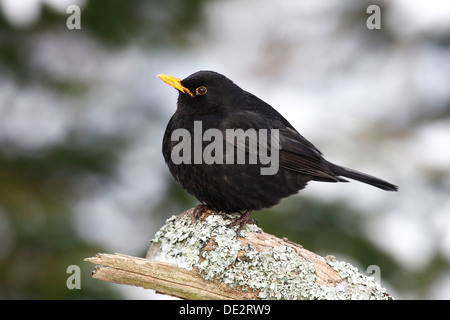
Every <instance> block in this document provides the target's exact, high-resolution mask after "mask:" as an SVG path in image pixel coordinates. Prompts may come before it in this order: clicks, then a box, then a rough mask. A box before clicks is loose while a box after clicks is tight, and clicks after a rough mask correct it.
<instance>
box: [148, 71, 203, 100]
mask: <svg viewBox="0 0 450 320" xmlns="http://www.w3.org/2000/svg"><path fill="white" fill-rule="evenodd" d="M157 77H158V78H160V79H161V80H162V81H164V82H165V83H167V84H168V85H169V86H172V87H174V88H175V89H178V90H180V91H181V92H183V93H185V94H188V95H190V96H191V97H193V96H194V95H193V94H192V93H191V91H189V89H188V88H186V87H184V86H183V85H182V84H181V80H180V79H178V78H175V77H172V76H168V75H165V74H158V76H157Z"/></svg>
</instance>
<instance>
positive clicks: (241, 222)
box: [227, 210, 257, 237]
mask: <svg viewBox="0 0 450 320" xmlns="http://www.w3.org/2000/svg"><path fill="white" fill-rule="evenodd" d="M251 213H252V210H247V211H245V212H244V213H243V214H242V215H241V216H240V217H238V218H236V219H234V220H233V221H232V222H231V223H230V224H228V225H227V227H228V228H232V227H235V226H237V225H238V226H239V227H238V228H237V230H236V237H239V233H240V232H241V230H242V229H243V228H244V226H245V225H246V224H247V223H255V222H256V223H257V221H256V220H254V219H250V214H251Z"/></svg>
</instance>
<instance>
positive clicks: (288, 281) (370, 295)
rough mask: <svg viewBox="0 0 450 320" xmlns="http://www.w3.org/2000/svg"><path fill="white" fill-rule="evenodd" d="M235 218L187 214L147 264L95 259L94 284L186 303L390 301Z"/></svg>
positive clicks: (342, 269) (339, 268) (160, 237)
mask: <svg viewBox="0 0 450 320" xmlns="http://www.w3.org/2000/svg"><path fill="white" fill-rule="evenodd" d="M229 219H230V217H228V216H227V215H223V214H217V213H216V214H214V213H213V212H211V211H208V210H207V211H202V212H201V214H198V212H197V213H196V212H195V210H194V209H190V210H188V211H186V212H184V213H182V214H181V215H179V216H178V217H175V216H174V217H172V218H170V219H168V220H167V221H166V224H165V225H164V226H162V227H161V229H160V230H159V231H158V232H157V234H156V235H155V239H153V240H152V245H151V246H150V248H149V250H148V253H147V257H146V259H144V258H137V257H130V256H126V255H122V254H114V255H111V254H98V255H97V256H96V257H92V258H87V259H85V260H86V261H89V262H92V263H95V264H97V265H98V266H96V268H95V271H94V272H93V274H92V276H93V278H95V279H99V280H104V281H111V282H115V283H120V284H129V285H135V286H140V287H143V288H147V289H153V290H156V291H157V292H160V293H164V294H168V295H172V296H175V297H180V298H183V299H240V300H242V299H391V296H390V295H389V294H388V293H386V290H385V289H383V288H381V287H380V285H379V284H378V283H376V282H375V281H374V279H373V278H372V277H366V276H365V275H363V274H361V273H359V272H358V270H357V269H356V268H354V267H353V266H351V265H350V264H348V263H346V262H339V261H336V260H335V259H334V257H330V256H328V257H326V258H323V257H321V256H318V255H316V254H315V253H313V252H311V251H308V250H306V249H304V248H303V247H302V246H300V245H298V244H296V243H293V242H291V241H289V240H287V239H279V238H277V237H275V236H273V235H270V234H267V233H265V232H263V231H262V230H261V229H260V228H258V227H257V226H255V225H251V224H247V225H246V226H245V228H244V229H243V230H242V231H241V234H240V237H236V234H235V230H234V229H230V228H228V227H227V224H229V223H230V221H229Z"/></svg>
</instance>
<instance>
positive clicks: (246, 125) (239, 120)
mask: <svg viewBox="0 0 450 320" xmlns="http://www.w3.org/2000/svg"><path fill="white" fill-rule="evenodd" d="M272 111H275V110H274V109H272ZM223 120H224V121H225V123H224V124H225V125H224V127H226V128H240V129H243V130H244V131H245V130H248V129H256V131H257V132H258V131H259V130H260V129H268V131H267V134H268V135H270V134H271V131H270V129H278V133H279V134H278V141H272V140H271V138H270V137H268V138H267V141H266V145H267V148H268V149H269V150H278V151H279V165H280V167H282V168H285V169H288V170H291V171H295V172H298V173H300V174H304V175H309V176H312V177H313V179H314V180H322V181H334V182H336V181H346V180H344V179H342V178H339V177H337V176H336V174H334V173H333V171H332V170H331V169H330V168H329V167H328V165H327V162H326V161H325V160H324V159H323V157H322V153H321V152H320V151H319V150H318V149H317V148H316V147H315V146H314V145H313V144H312V143H311V142H309V141H308V140H307V139H305V138H304V137H303V136H302V135H301V134H300V133H298V132H297V131H296V130H295V129H294V128H293V127H292V126H291V124H289V122H288V121H287V120H286V119H284V118H283V117H282V116H281V115H280V114H278V113H277V112H276V111H275V113H272V114H269V115H267V114H262V113H261V112H260V111H258V110H241V111H238V112H234V113H233V116H232V117H231V118H228V117H225V118H224V119H223ZM227 122H228V123H227ZM231 124H232V125H231ZM224 137H225V140H226V143H231V144H233V145H234V146H235V147H236V148H237V149H238V150H242V151H245V152H246V153H254V152H255V150H259V149H255V146H254V145H252V143H254V142H252V141H250V140H251V139H234V138H233V139H230V137H229V136H227V135H226V134H225V135H224ZM258 138H260V136H258ZM258 142H259V143H261V141H258Z"/></svg>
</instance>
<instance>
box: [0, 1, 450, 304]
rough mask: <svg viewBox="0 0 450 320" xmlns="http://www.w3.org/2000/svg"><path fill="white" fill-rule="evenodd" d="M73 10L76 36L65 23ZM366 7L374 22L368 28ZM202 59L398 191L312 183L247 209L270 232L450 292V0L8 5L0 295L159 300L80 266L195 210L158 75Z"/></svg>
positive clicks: (0, 25) (1, 114)
mask: <svg viewBox="0 0 450 320" xmlns="http://www.w3.org/2000/svg"><path fill="white" fill-rule="evenodd" d="M72 4H75V5H77V6H79V7H80V9H81V25H80V27H81V29H73V30H71V29H68V27H67V24H66V22H67V20H68V19H69V18H70V17H71V15H72V12H69V13H67V8H68V6H70V5H72ZM371 4H376V5H378V6H379V7H380V8H381V29H375V30H369V29H368V28H367V26H366V22H367V19H368V18H369V16H370V14H367V13H366V10H367V7H368V6H369V5H371ZM202 69H209V70H215V71H218V72H220V73H223V74H225V75H226V76H228V77H229V78H231V79H232V80H233V81H234V82H235V83H237V84H238V85H239V86H241V87H242V88H243V89H245V90H248V91H250V92H252V93H254V94H256V95H257V96H259V97H260V98H262V99H263V100H265V101H266V102H268V103H269V104H271V105H272V106H274V107H275V108H276V109H277V110H278V111H279V112H281V113H282V114H283V115H284V116H285V117H286V118H287V119H288V120H289V121H290V122H291V123H292V125H293V126H294V127H296V128H297V129H298V130H299V132H300V133H302V134H303V135H304V136H305V137H306V138H307V139H309V140H310V141H312V142H313V143H314V144H315V145H316V146H317V147H318V148H319V149H320V150H321V151H322V152H323V153H324V155H325V156H326V158H327V159H329V160H330V161H333V162H336V163H339V164H341V165H344V166H348V167H351V168H354V169H357V170H361V171H364V172H367V173H370V174H373V175H376V176H379V177H380V178H383V179H386V180H388V181H390V182H392V183H394V184H398V185H399V186H400V191H399V192H398V193H392V192H383V191H381V190H378V189H376V188H373V187H370V186H367V185H363V184H360V183H357V182H352V183H348V184H339V185H337V184H327V183H319V182H315V183H314V182H313V183H310V185H309V187H308V188H307V189H305V190H303V191H302V192H301V193H300V194H299V195H296V196H292V197H290V198H288V199H285V200H283V201H282V202H281V203H280V204H279V205H278V206H275V207H274V208H271V209H269V210H264V211H260V212H255V213H254V214H253V215H252V217H253V218H256V219H257V220H258V221H259V226H260V227H262V228H263V229H264V230H265V231H266V232H269V233H272V234H275V235H276V236H278V237H288V238H289V239H290V240H292V241H295V242H298V243H300V244H302V245H303V246H304V247H305V248H307V249H309V250H311V251H314V252H316V253H318V254H321V255H328V254H331V255H334V256H336V258H337V259H339V260H345V261H348V262H350V263H352V264H353V265H355V266H357V267H358V268H359V269H360V271H361V272H363V273H366V270H367V268H368V267H369V266H371V265H376V266H378V267H379V270H380V274H379V276H380V279H381V285H382V286H384V287H386V288H387V289H388V292H390V293H391V294H392V295H393V296H394V297H395V298H397V299H450V197H449V194H450V192H449V191H450V3H449V2H448V1H445V0H442V1H439V0H430V1H427V2H423V1H421V0H391V1H387V0H386V1H360V0H352V1H339V0H333V1H329V0H327V1H325V0H307V1H301V2H300V1H289V0H280V1H269V0H239V1H237V0H230V1H224V0H213V1H205V0H189V1H187V0H167V1H156V0H153V1H139V0H126V1H125V0H115V1H107V0H67V1H66V0H20V1H17V0H0V298H1V299H93V298H96V299H111V298H123V299H140V298H143V299H160V298H165V297H164V296H161V295H156V294H154V293H153V292H152V291H150V290H144V289H141V288H135V287H127V286H119V285H114V284H111V283H104V282H100V281H97V280H93V279H91V277H90V273H91V271H92V270H93V267H94V266H93V265H92V264H90V263H87V262H84V261H83V259H84V258H86V257H90V256H93V255H95V254H96V253H97V252H108V253H114V252H120V253H123V254H129V255H135V256H144V255H145V252H146V250H147V248H148V246H149V240H151V239H152V238H153V236H154V234H155V232H156V231H157V230H158V229H159V227H160V226H161V225H162V224H163V223H164V221H165V220H166V219H167V218H169V217H170V216H172V215H177V214H179V213H181V212H182V211H184V210H186V209H188V208H191V207H193V206H195V205H197V204H198V202H197V201H196V200H195V199H194V198H192V197H191V196H189V195H188V194H187V193H186V192H184V191H183V190H182V189H181V187H180V186H179V185H177V184H175V183H174V180H173V179H172V177H171V176H170V174H169V171H168V169H167V168H166V166H165V164H164V160H163V157H162V154H161V141H162V136H163V133H164V129H165V126H166V124H167V122H168V121H169V118H170V116H171V115H172V114H173V113H174V112H175V108H176V98H177V95H178V93H177V92H176V90H174V89H173V88H170V87H169V86H167V85H165V84H164V83H163V82H162V81H161V80H159V79H157V78H156V75H157V74H159V73H165V74H169V75H173V76H176V77H178V78H184V77H186V76H188V75H190V74H191V73H193V72H195V71H198V70H202ZM69 265H78V266H79V267H80V268H81V273H82V278H81V289H80V290H69V289H68V288H67V286H66V280H67V278H68V277H69V275H70V274H67V273H66V270H67V267H68V266H69ZM367 274H368V275H370V272H369V273H367Z"/></svg>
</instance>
